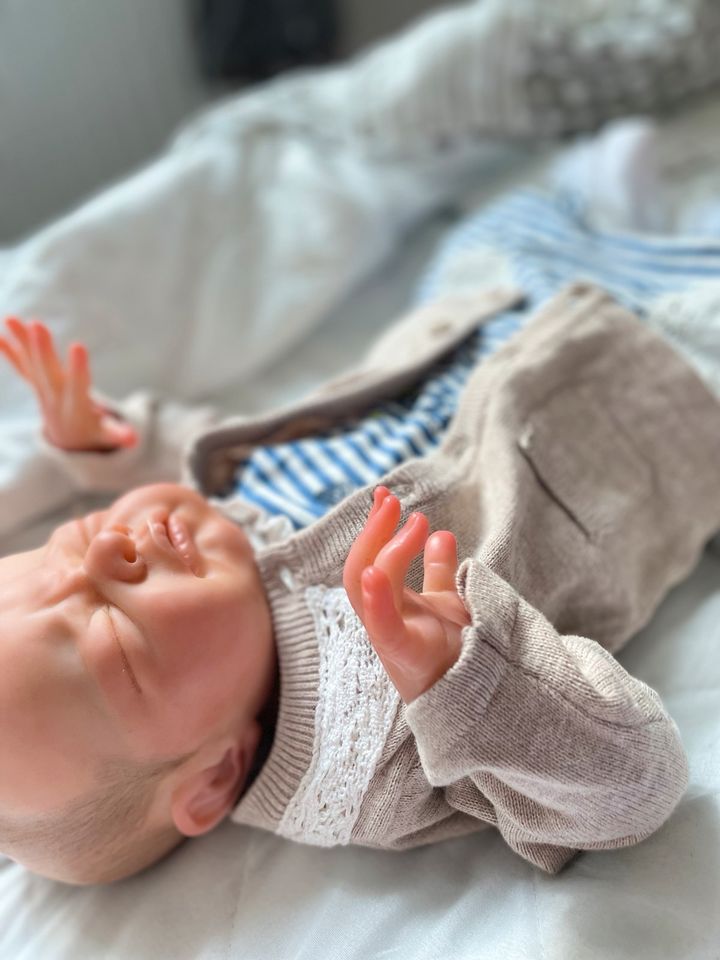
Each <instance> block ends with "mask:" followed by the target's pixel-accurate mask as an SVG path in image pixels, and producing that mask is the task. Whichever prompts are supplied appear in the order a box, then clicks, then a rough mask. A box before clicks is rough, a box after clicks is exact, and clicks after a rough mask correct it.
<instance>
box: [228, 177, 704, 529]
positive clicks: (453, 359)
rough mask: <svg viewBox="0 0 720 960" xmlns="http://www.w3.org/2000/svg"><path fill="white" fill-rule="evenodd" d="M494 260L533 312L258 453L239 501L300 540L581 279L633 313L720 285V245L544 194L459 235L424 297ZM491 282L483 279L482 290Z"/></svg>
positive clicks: (495, 210)
mask: <svg viewBox="0 0 720 960" xmlns="http://www.w3.org/2000/svg"><path fill="white" fill-rule="evenodd" d="M488 248H492V249H494V250H495V251H498V252H499V253H500V254H502V255H504V257H505V258H506V260H507V262H509V264H510V268H511V271H512V274H513V279H514V282H515V284H516V285H518V286H519V287H521V288H522V289H523V290H524V291H525V293H526V295H527V300H526V302H525V303H524V304H523V307H522V309H519V310H513V311H508V312H505V313H502V314H500V315H498V316H497V317H495V318H493V319H492V320H491V321H490V322H489V323H487V324H486V325H485V326H484V327H482V328H481V329H480V330H478V331H477V332H476V333H474V334H472V335H471V336H470V337H469V338H468V339H467V340H466V341H465V342H464V343H463V344H462V345H461V346H460V347H459V348H458V349H457V350H456V351H455V352H454V353H453V354H452V355H451V356H450V357H449V358H447V359H445V360H444V361H443V362H441V363H440V364H438V365H437V366H436V367H435V368H434V369H433V371H432V372H431V374H430V376H428V378H427V379H426V380H425V381H424V382H423V383H422V384H421V385H420V386H419V387H417V388H415V389H413V390H412V391H410V392H408V393H407V394H405V395H404V396H402V397H400V398H397V399H395V400H392V401H388V402H384V403H382V404H380V405H379V406H378V407H376V408H375V409H373V410H371V411H370V412H369V413H367V414H366V415H365V416H363V417H361V418H358V419H356V420H353V421H348V422H347V423H345V424H344V425H343V426H342V427H339V428H336V429H333V430H332V431H329V432H327V433H324V434H319V435H317V436H313V437H310V438H304V439H300V440H293V441H291V442H288V443H279V444H276V445H274V446H268V447H262V448H259V449H257V450H256V451H254V452H253V454H252V455H251V457H250V458H249V459H248V460H246V461H245V462H244V463H243V464H241V465H240V466H239V469H238V473H237V480H236V487H235V492H236V493H238V494H239V495H240V496H242V497H243V498H244V499H246V500H249V501H251V502H252V503H254V504H256V505H258V506H260V507H261V508H262V509H264V510H265V511H267V512H268V513H270V514H284V515H286V516H288V517H289V518H290V520H291V522H292V524H293V526H294V527H295V528H296V529H299V528H301V527H303V526H306V525H307V524H308V523H310V522H312V521H313V520H315V519H316V518H317V517H319V516H321V515H322V514H324V513H325V512H326V511H327V510H328V509H329V508H330V507H331V506H332V505H334V504H335V503H338V502H339V501H340V500H341V499H343V497H345V496H346V495H347V494H348V493H350V492H351V491H352V490H354V489H356V488H357V487H358V486H361V485H364V484H370V483H373V482H376V481H378V480H379V479H380V478H381V477H382V476H383V475H384V474H385V473H387V472H388V471H389V470H390V469H391V468H392V467H394V466H396V465H397V464H399V463H401V462H403V461H404V460H407V459H409V458H411V457H420V456H423V455H424V454H426V453H427V452H428V451H429V450H431V449H432V448H433V447H435V446H436V445H437V444H438V443H439V441H440V439H441V438H442V435H443V433H444V431H445V429H446V428H447V426H448V424H449V422H450V420H451V418H452V416H453V413H454V411H455V409H456V406H457V401H458V397H459V395H460V392H461V391H462V388H463V386H464V384H465V382H466V380H467V378H468V375H469V373H470V371H471V370H472V368H473V367H474V366H475V365H476V364H477V363H478V362H479V360H480V359H481V358H482V357H484V356H487V355H488V354H490V353H492V352H493V351H494V350H495V349H497V347H498V346H499V345H500V344H502V343H503V342H504V341H505V340H506V339H507V338H508V337H509V336H510V335H511V334H512V333H514V332H515V331H516V330H517V329H519V328H520V326H521V325H522V324H523V322H524V321H525V320H526V319H527V317H528V316H529V315H530V314H531V313H532V312H533V310H534V309H535V308H536V307H537V306H538V305H539V304H540V303H542V302H543V301H544V300H546V299H548V297H550V296H552V295H553V294H555V293H556V292H557V291H558V290H559V289H560V288H561V287H563V286H564V285H565V284H567V283H570V282H572V281H575V280H580V279H586V280H590V281H592V282H594V283H597V284H599V285H601V286H603V287H605V288H606V289H607V290H609V291H610V292H611V293H613V294H614V295H615V296H616V297H617V298H618V299H619V300H620V301H621V302H622V303H624V304H625V305H626V306H627V307H629V308H630V309H632V310H634V311H636V312H638V313H640V314H642V312H643V306H644V305H645V304H646V303H648V302H649V301H650V300H652V299H654V298H655V297H657V296H659V295H660V294H663V293H669V292H672V291H680V290H683V289H685V288H686V287H688V286H689V285H690V284H692V283H693V282H695V281H698V280H703V279H708V278H709V277H715V278H718V277H720V240H718V241H713V240H710V239H702V240H690V239H687V238H671V237H655V236H641V235H636V234H609V233H601V232H598V231H596V230H593V229H592V228H590V227H589V226H588V225H586V224H585V223H584V222H583V214H582V210H581V209H579V207H578V204H577V203H575V202H574V201H573V199H572V197H569V196H557V195H547V194H544V193H541V192H540V191H537V190H523V191H518V192H515V193H512V194H509V195H507V196H505V197H503V198H502V199H500V200H499V201H498V202H497V203H495V204H494V205H492V206H491V207H489V208H487V209H485V210H483V211H482V212H480V213H478V214H475V215H474V216H472V217H470V218H468V219H467V220H465V221H464V222H463V223H461V224H460V225H459V226H458V227H456V228H455V229H454V230H452V231H451V232H450V233H449V235H448V237H447V238H446V240H445V242H444V243H443V244H442V245H441V247H440V250H439V252H438V254H437V256H436V257H435V259H434V261H433V263H432V264H431V265H430V267H429V269H428V271H427V272H426V275H425V277H424V279H423V280H422V281H421V283H420V287H419V295H418V300H419V302H427V301H429V300H432V299H434V298H435V297H436V296H437V294H438V291H439V289H440V287H441V285H442V278H443V276H446V275H447V272H448V268H449V265H450V264H451V263H452V261H453V260H454V259H455V258H457V257H458V256H459V255H463V256H467V255H468V254H472V252H473V250H479V249H488ZM491 283H492V280H491V279H490V280H489V279H488V278H485V277H478V285H482V284H486V285H491Z"/></svg>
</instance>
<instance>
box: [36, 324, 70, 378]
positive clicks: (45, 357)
mask: <svg viewBox="0 0 720 960" xmlns="http://www.w3.org/2000/svg"><path fill="white" fill-rule="evenodd" d="M30 340H31V343H32V344H33V345H34V346H35V348H36V350H37V354H38V356H39V358H40V361H41V363H42V365H43V369H44V370H45V374H46V376H47V379H48V381H49V382H50V384H51V385H52V388H53V389H54V390H60V389H62V385H63V381H64V380H65V375H64V373H63V369H62V367H61V365H60V361H59V360H58V355H57V352H56V350H55V344H54V343H53V338H52V334H51V333H50V331H49V330H48V328H47V327H46V326H45V324H44V323H37V322H36V323H33V324H32V325H31V327H30Z"/></svg>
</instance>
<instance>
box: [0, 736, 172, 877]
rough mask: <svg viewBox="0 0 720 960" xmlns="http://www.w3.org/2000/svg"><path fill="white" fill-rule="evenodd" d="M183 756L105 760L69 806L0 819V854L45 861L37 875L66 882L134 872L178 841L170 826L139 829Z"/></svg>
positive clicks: (150, 862)
mask: <svg viewBox="0 0 720 960" xmlns="http://www.w3.org/2000/svg"><path fill="white" fill-rule="evenodd" d="M187 757H188V755H185V756H181V757H178V758H174V759H170V760H161V761H145V762H140V761H134V762H133V761H129V760H123V759H111V760H106V761H104V762H103V763H102V765H101V767H100V769H99V770H98V774H97V784H96V787H95V788H94V789H93V790H91V791H89V792H88V793H86V794H85V795H83V796H81V797H79V798H78V799H77V800H74V801H73V802H72V803H69V804H67V805H66V806H64V807H61V808H59V809H58V810H56V811H52V812H50V813H46V814H42V815H39V816H30V817H22V816H21V817H11V818H8V817H0V850H1V851H3V852H6V853H7V854H8V856H10V857H13V856H14V855H15V854H17V859H18V860H20V861H21V862H22V861H23V860H24V858H25V857H27V858H28V860H30V859H31V860H32V862H33V864H34V863H35V862H36V861H37V860H41V861H44V860H45V858H47V859H48V863H52V864H53V867H52V868H51V869H48V870H42V869H40V868H38V869H39V872H43V873H46V874H47V875H48V876H52V877H53V878H54V879H57V880H62V881H64V882H66V883H74V884H88V883H110V882H112V881H113V880H118V879H121V878H122V877H126V876H129V875H130V874H133V873H137V872H138V871H139V870H142V869H143V868H144V867H147V866H149V865H150V864H152V863H155V862H156V861H157V860H159V859H160V858H161V857H163V856H164V855H165V854H167V853H169V852H170V850H172V849H173V847H175V846H176V845H177V844H178V843H179V842H180V840H181V839H182V837H181V836H180V834H179V833H178V832H177V830H175V829H174V827H171V826H170V827H166V828H164V829H161V830H153V831H150V830H143V826H144V825H145V824H146V820H147V815H148V812H149V809H150V805H151V803H152V801H153V797H154V795H155V791H156V789H157V787H158V785H159V784H160V782H161V781H162V779H163V778H164V777H165V776H166V775H167V774H168V773H170V772H172V771H173V770H175V769H176V768H177V767H179V766H180V765H181V764H182V763H183V762H184V761H185V760H186V759H187ZM23 855H24V856H23ZM55 865H57V869H56V868H55Z"/></svg>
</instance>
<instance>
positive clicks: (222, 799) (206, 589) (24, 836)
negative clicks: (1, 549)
mask: <svg viewBox="0 0 720 960" xmlns="http://www.w3.org/2000/svg"><path fill="white" fill-rule="evenodd" d="M0 617H1V618H2V619H1V620H0V851H2V852H3V853H6V854H7V855H8V856H10V857H12V858H13V859H15V860H18V861H19V862H21V863H24V864H25V865H26V866H28V867H29V868H30V869H31V870H35V871H36V872H38V873H42V874H45V875H47V876H50V877H54V878H57V879H60V880H65V881H69V882H74V883H92V882H105V881H110V880H114V879H117V878H119V877H122V876H127V875H129V874H130V873H134V872H136V871H137V870H140V869H142V868H143V867H145V866H147V865H148V864H150V863H152V862H154V861H155V860H157V859H158V858H159V857H161V856H163V855H164V854H165V853H167V852H168V851H169V850H170V849H172V847H174V846H175V845H176V844H177V843H178V842H179V841H180V840H181V839H182V838H183V837H184V836H194V835H197V834H200V833H204V832H206V831H207V830H210V829H212V827H213V826H215V824H217V823H218V822H219V821H220V820H221V819H223V817H224V816H225V815H226V814H227V813H228V812H229V811H230V810H231V809H232V806H233V805H234V803H235V801H236V799H237V797H238V794H239V793H240V791H241V789H242V786H243V784H244V782H245V779H246V777H247V774H248V771H249V768H250V765H251V763H252V760H253V757H254V754H255V752H256V749H257V745H258V741H259V735H260V726H259V722H258V716H259V715H260V713H261V712H262V710H263V708H264V707H265V706H266V704H267V702H268V700H269V699H270V697H271V694H272V690H273V686H274V682H275V674H276V654H275V648H274V643H273V636H272V627H271V620H270V613H269V608H268V604H267V600H266V598H265V593H264V590H263V587H262V583H261V580H260V577H259V573H258V570H257V566H256V564H255V560H254V556H253V552H252V549H251V547H250V544H249V543H248V540H247V538H246V537H245V535H244V534H243V532H242V531H241V530H240V529H239V528H238V527H237V526H236V525H235V524H234V523H232V522H231V521H229V520H228V519H226V518H225V517H223V516H222V515H221V514H220V513H218V512H217V511H216V510H215V509H214V508H213V507H211V506H210V504H209V503H208V502H207V501H206V500H205V499H204V498H203V497H201V496H200V495H198V494H197V493H195V492H193V491H191V490H189V489H188V488H185V487H182V486H178V485H176V484H156V485H152V486H146V487H140V488H138V489H137V490H134V491H132V492H131V493H129V494H127V495H126V496H124V497H121V498H120V499H119V500H117V501H116V502H115V503H114V504H113V505H112V506H111V507H109V508H108V509H107V510H103V511H100V512H97V513H92V514H90V515H89V516H87V517H84V518H83V519H81V520H73V521H71V522H69V523H66V524H64V525H63V526H61V527H59V528H58V529H57V530H56V531H55V532H54V533H53V535H52V536H51V537H50V539H49V540H48V542H47V543H46V544H45V546H43V547H41V548H40V549H38V550H32V551H29V552H27V553H21V554H16V555H13V556H9V557H4V558H2V559H0Z"/></svg>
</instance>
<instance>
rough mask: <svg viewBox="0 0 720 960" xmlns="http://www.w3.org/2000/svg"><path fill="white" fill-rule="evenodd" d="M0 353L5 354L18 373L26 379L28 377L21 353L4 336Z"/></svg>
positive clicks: (0, 342)
mask: <svg viewBox="0 0 720 960" xmlns="http://www.w3.org/2000/svg"><path fill="white" fill-rule="evenodd" d="M0 353H2V354H4V356H6V357H7V358H8V360H9V361H10V365H11V366H12V367H13V369H14V370H15V372H16V373H18V374H19V375H20V376H21V377H22V378H23V379H24V380H26V379H27V373H26V371H25V366H24V364H23V363H22V361H21V359H20V355H19V354H18V352H17V351H16V350H15V348H14V347H13V346H12V344H10V343H9V342H8V341H7V340H5V339H4V338H3V337H0Z"/></svg>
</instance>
